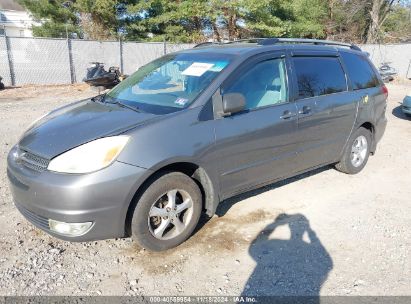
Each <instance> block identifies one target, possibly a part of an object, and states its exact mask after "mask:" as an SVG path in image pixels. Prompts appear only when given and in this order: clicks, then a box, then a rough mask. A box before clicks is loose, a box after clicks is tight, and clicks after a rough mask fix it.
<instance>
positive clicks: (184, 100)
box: [174, 97, 188, 107]
mask: <svg viewBox="0 0 411 304" xmlns="http://www.w3.org/2000/svg"><path fill="white" fill-rule="evenodd" d="M187 102H188V99H187V98H181V97H179V98H177V99H176V101H174V103H175V104H177V105H179V106H182V107H184V106H185V104H186V103H187Z"/></svg>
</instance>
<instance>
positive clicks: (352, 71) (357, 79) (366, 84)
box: [341, 52, 379, 90]
mask: <svg viewBox="0 0 411 304" xmlns="http://www.w3.org/2000/svg"><path fill="white" fill-rule="evenodd" d="M341 56H342V58H343V60H344V63H345V65H346V67H347V73H348V77H349V78H350V80H351V83H352V86H353V90H361V89H367V88H372V87H376V86H379V80H378V77H377V75H375V72H374V70H373V69H372V68H371V66H370V63H369V62H368V60H367V59H366V58H364V56H360V55H356V54H352V53H345V52H341Z"/></svg>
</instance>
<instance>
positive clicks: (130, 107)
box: [114, 101, 142, 113]
mask: <svg viewBox="0 0 411 304" xmlns="http://www.w3.org/2000/svg"><path fill="white" fill-rule="evenodd" d="M114 103H115V104H118V105H119V106H120V107H123V108H127V109H130V110H133V111H135V112H139V113H141V112H142V111H141V110H140V108H138V107H133V106H129V105H127V104H124V103H121V102H119V101H115V102H114Z"/></svg>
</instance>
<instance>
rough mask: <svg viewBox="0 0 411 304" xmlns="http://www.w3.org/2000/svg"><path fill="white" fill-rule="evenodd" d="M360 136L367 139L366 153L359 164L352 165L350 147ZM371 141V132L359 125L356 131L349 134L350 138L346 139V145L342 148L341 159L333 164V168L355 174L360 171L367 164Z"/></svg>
mask: <svg viewBox="0 0 411 304" xmlns="http://www.w3.org/2000/svg"><path fill="white" fill-rule="evenodd" d="M360 136H364V137H365V138H366V140H367V151H366V154H365V157H364V160H363V161H362V163H361V164H360V165H359V166H354V165H353V162H352V161H351V154H352V152H351V149H352V146H353V144H354V142H355V140H356V139H357V138H359V137H360ZM371 143H372V134H371V132H370V131H369V130H367V129H365V128H363V127H360V128H359V129H358V130H357V131H355V132H354V133H353V134H352V135H351V137H350V139H349V140H348V143H347V146H346V147H345V149H344V154H343V156H342V159H341V160H340V162H339V163H337V164H336V165H335V168H336V169H337V170H338V171H341V172H343V173H347V174H357V173H358V172H360V171H361V170H362V169H363V168H364V167H365V165H366V164H367V161H368V158H369V156H370V147H371Z"/></svg>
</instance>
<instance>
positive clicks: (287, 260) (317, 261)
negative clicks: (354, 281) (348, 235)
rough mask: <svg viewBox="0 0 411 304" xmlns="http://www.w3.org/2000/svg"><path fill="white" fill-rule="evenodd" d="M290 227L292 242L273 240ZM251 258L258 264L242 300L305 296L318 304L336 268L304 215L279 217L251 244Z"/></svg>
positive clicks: (307, 300) (290, 239)
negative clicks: (246, 298) (255, 297)
mask: <svg viewBox="0 0 411 304" xmlns="http://www.w3.org/2000/svg"><path fill="white" fill-rule="evenodd" d="M284 225H285V226H288V228H289V229H290V238H289V239H276V238H270V236H271V235H272V234H273V233H274V231H275V230H276V229H277V228H278V227H280V226H284ZM249 254H250V256H251V257H252V258H253V259H254V260H255V262H256V263H257V266H256V267H255V269H254V271H253V273H252V274H251V276H250V278H249V279H248V281H247V283H246V284H245V287H244V290H243V292H242V295H243V296H286V297H290V296H291V297H293V296H299V297H300V296H306V297H309V298H307V299H304V301H305V302H306V303H319V302H320V301H319V294H320V290H321V286H322V284H323V283H324V282H325V280H326V279H327V277H328V273H329V272H330V271H331V269H332V267H333V262H332V259H331V257H330V255H329V254H328V252H327V250H326V249H325V248H324V246H323V245H322V244H321V241H320V240H319V239H318V237H317V235H316V234H315V232H314V231H313V230H312V229H311V227H310V223H309V221H308V219H307V218H306V217H305V216H304V215H302V214H292V215H288V214H280V215H278V217H277V218H276V219H275V220H274V222H273V223H271V224H269V225H268V226H266V227H265V228H264V229H263V230H262V231H261V232H260V233H259V235H258V236H257V237H256V238H255V239H254V240H253V241H252V243H251V245H250V247H249Z"/></svg>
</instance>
